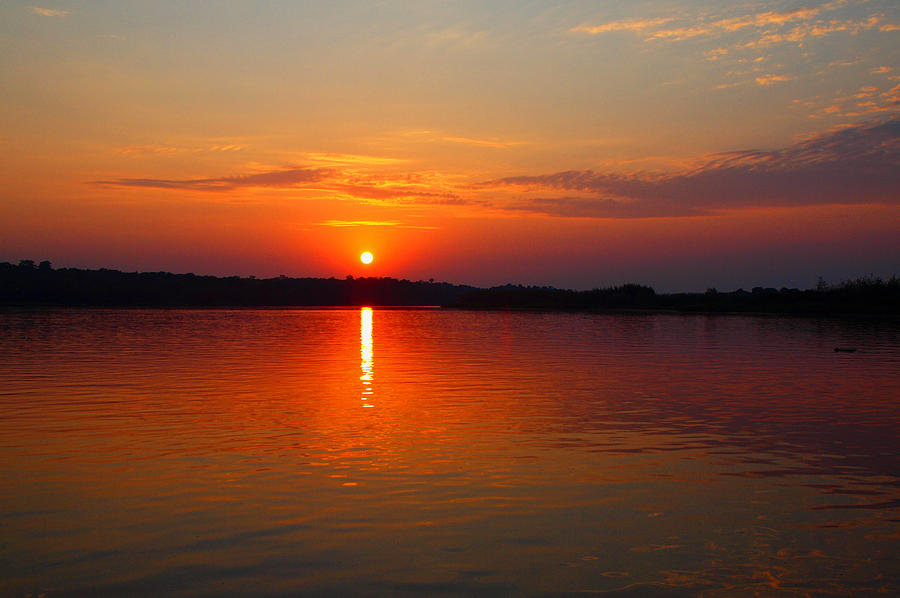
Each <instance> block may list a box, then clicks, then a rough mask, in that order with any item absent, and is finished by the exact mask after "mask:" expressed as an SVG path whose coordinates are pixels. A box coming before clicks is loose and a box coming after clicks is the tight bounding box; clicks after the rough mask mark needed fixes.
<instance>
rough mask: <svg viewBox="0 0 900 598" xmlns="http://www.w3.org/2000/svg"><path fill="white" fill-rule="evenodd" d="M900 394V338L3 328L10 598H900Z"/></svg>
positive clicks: (327, 321)
mask: <svg viewBox="0 0 900 598" xmlns="http://www.w3.org/2000/svg"><path fill="white" fill-rule="evenodd" d="M835 347H854V348H857V349H858V351H857V352H855V353H836V352H835V351H834V348H835ZM898 395H900V322H898V321H897V320H894V321H890V320H888V321H885V320H831V319H783V318H764V317H732V316H669V315H592V314H544V313H504V312H461V311H442V310H379V309H376V310H374V311H372V310H368V309H363V310H360V309H354V310H350V309H348V310H237V311H228V310H208V311H205V310H190V311H177V310H176V311H166V310H147V311H138V310H134V311H124V310H122V311H120V310H84V311H80V310H70V311H6V312H0V476H2V477H0V595H11V596H26V595H29V594H30V595H35V596H36V595H38V594H43V595H46V596H48V597H51V596H78V595H85V596H95V595H104V596H115V595H122V596H134V595H147V596H151V595H175V596H177V595H190V596H195V595H216V596H219V595H269V596H278V595H284V596H293V595H317V596H319V595H335V596H370V595H372V596H380V595H391V596H393V595H398V596H442V595H455V596H477V595H486V596H518V595H530V596H531V595H535V596H544V595H548V596H556V595H575V594H579V595H580V594H582V593H598V594H600V595H608V596H651V597H657V596H658V597H663V596H665V597H673V596H707V597H719V596H721V597H732V596H870V595H872V596H874V595H878V596H882V595H888V596H890V595H900V565H898V553H900V408H898V407H900V396H898Z"/></svg>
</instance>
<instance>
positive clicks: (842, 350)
mask: <svg viewBox="0 0 900 598" xmlns="http://www.w3.org/2000/svg"><path fill="white" fill-rule="evenodd" d="M834 352H835V353H856V349H854V348H852V347H835V348H834Z"/></svg>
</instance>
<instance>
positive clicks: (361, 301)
mask: <svg viewBox="0 0 900 598" xmlns="http://www.w3.org/2000/svg"><path fill="white" fill-rule="evenodd" d="M0 304H6V305H58V306H83V307H253V306H256V307H262V306H315V305H322V306H329V305H375V306H388V305H397V306H401V305H443V306H448V307H457V308H462V309H550V310H598V311H603V310H611V311H619V310H651V311H675V312H720V313H725V312H743V313H780V314H798V315H801V314H808V315H827V314H879V315H900V279H898V278H897V277H896V276H895V277H892V278H890V279H889V280H886V281H885V280H882V279H880V278H874V277H867V278H858V279H855V280H850V281H845V282H841V283H839V284H835V285H829V284H828V283H826V282H824V281H823V280H821V279H820V280H819V283H818V284H817V285H816V288H815V289H808V290H800V289H788V288H781V289H775V288H763V287H755V288H753V289H752V290H751V291H745V290H743V289H738V290H736V291H732V292H719V291H717V290H716V289H708V290H707V291H706V292H705V293H671V294H657V293H656V292H655V291H654V290H653V289H652V288H651V287H648V286H643V285H638V284H626V285H622V286H615V287H608V288H603V289H599V288H598V289H593V290H590V291H571V290H565V289H557V288H553V287H536V286H529V287H526V286H522V285H504V286H498V287H492V288H489V289H480V288H476V287H471V286H465V285H454V284H450V283H446V282H433V279H432V280H429V281H427V282H426V281H421V280H420V281H415V282H414V281H410V280H397V279H395V278H388V277H383V278H372V277H367V278H353V277H352V276H348V277H346V278H342V279H339V278H289V277H286V276H279V277H277V278H265V279H257V278H254V277H249V278H241V277H238V276H228V277H217V276H197V275H195V274H171V273H169V272H120V271H118V270H108V269H105V268H101V269H99V270H82V269H77V268H60V269H53V268H52V266H51V264H50V262H48V261H43V262H40V263H39V264H36V263H35V262H34V261H33V260H22V261H21V262H19V264H18V265H14V264H10V263H7V262H0Z"/></svg>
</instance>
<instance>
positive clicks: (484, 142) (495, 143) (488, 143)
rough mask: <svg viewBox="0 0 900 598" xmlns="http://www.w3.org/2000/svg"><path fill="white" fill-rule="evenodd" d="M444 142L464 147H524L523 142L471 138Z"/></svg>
mask: <svg viewBox="0 0 900 598" xmlns="http://www.w3.org/2000/svg"><path fill="white" fill-rule="evenodd" d="M443 140H444V141H449V142H451V143H462V144H465V145H476V146H480V147H497V148H503V147H514V146H516V145H525V143H526V142H525V141H500V140H499V139H472V138H471V137H444V138H443Z"/></svg>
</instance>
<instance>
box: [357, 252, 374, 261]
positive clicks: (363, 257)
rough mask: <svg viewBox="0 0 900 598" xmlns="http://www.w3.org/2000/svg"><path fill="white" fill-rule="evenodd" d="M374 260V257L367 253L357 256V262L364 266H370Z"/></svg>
mask: <svg viewBox="0 0 900 598" xmlns="http://www.w3.org/2000/svg"><path fill="white" fill-rule="evenodd" d="M374 259H375V256H373V255H372V254H371V253H369V252H368V251H366V252H365V253H363V254H362V255H361V256H359V261H361V262H362V263H364V264H371V263H372V260H374Z"/></svg>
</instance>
